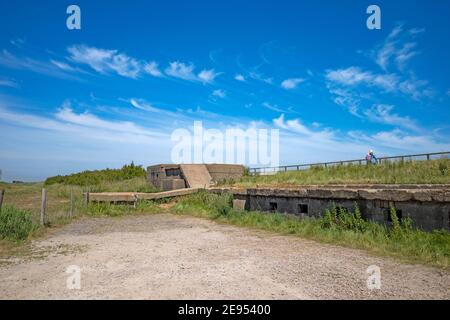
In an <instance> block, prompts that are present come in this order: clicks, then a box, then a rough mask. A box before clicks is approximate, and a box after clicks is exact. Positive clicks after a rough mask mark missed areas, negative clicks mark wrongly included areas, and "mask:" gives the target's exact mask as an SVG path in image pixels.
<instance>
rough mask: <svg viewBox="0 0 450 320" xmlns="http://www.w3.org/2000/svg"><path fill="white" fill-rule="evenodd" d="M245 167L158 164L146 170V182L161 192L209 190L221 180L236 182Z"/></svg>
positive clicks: (231, 165)
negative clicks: (186, 189)
mask: <svg viewBox="0 0 450 320" xmlns="http://www.w3.org/2000/svg"><path fill="white" fill-rule="evenodd" d="M244 172H245V167H244V166H242V165H234V164H159V165H154V166H150V167H148V168H147V181H148V182H149V183H151V184H152V185H154V186H155V187H157V188H159V189H161V190H163V191H168V190H177V189H184V188H209V187H211V186H213V185H215V184H216V183H218V182H220V181H223V180H238V179H240V178H241V177H242V176H243V175H244Z"/></svg>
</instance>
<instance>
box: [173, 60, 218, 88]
mask: <svg viewBox="0 0 450 320" xmlns="http://www.w3.org/2000/svg"><path fill="white" fill-rule="evenodd" d="M194 69H195V65H194V64H192V63H190V64H186V63H183V62H180V61H173V62H170V63H169V66H168V67H167V68H166V70H165V73H166V74H167V75H168V76H171V77H174V78H179V79H183V80H187V81H198V82H203V83H211V82H213V81H214V79H215V78H216V77H217V76H218V75H219V74H220V73H217V72H216V71H215V70H214V69H209V70H206V69H205V70H201V71H200V72H199V73H198V74H195V72H194Z"/></svg>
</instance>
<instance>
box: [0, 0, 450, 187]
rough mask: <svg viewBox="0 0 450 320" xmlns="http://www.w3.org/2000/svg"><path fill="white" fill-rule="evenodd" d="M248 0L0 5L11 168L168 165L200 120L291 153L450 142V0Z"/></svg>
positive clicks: (283, 157) (389, 150)
mask: <svg viewBox="0 0 450 320" xmlns="http://www.w3.org/2000/svg"><path fill="white" fill-rule="evenodd" d="M243 2H244V1H235V0H231V1H229V0H228V1H76V2H73V3H72V2H67V1H39V2H36V1H20V0H19V1H8V2H6V1H3V2H1V3H0V14H1V19H0V43H1V47H0V169H1V170H2V171H3V177H2V178H3V179H4V180H12V179H19V180H27V181H29V180H40V179H43V178H45V177H46V176H49V175H55V174H65V173H70V172H76V171H79V170H84V169H99V168H104V167H120V166H121V165H123V164H124V163H127V162H130V161H131V160H134V161H135V162H136V163H139V164H143V165H150V164H154V163H159V162H170V154H171V148H172V147H173V142H172V141H171V139H170V136H171V133H172V132H173V130H174V129H177V128H190V127H192V125H193V122H194V121H202V122H203V125H204V126H205V127H206V128H216V129H219V130H223V129H225V128H229V127H238V128H244V129H245V128H249V127H257V128H267V129H279V130H280V163H281V164H296V163H305V162H311V161H328V160H330V161H331V160H341V159H352V158H361V157H364V154H365V153H366V152H367V150H368V149H374V150H375V152H376V153H377V154H378V155H395V154H407V153H416V152H431V151H448V150H450V135H449V133H450V126H449V123H450V122H449V116H450V108H449V103H450V83H449V71H450V59H449V58H448V57H449V56H450V42H449V41H448V39H449V32H450V31H449V30H450V21H449V20H448V16H449V14H450V1H433V3H432V4H431V3H430V2H429V1H377V2H369V1H331V0H330V1H329V0H326V1H324V0H320V1H312V0H311V1H292V0H291V1H245V3H243ZM70 4H77V5H78V6H79V7H80V8H81V26H82V28H81V30H68V29H67V27H66V19H67V17H68V15H67V14H66V8H67V6H68V5H70ZM370 4H377V5H378V6H380V8H381V17H382V28H381V30H369V29H367V27H366V19H367V17H368V15H367V14H366V8H367V7H368V6H369V5H370ZM247 164H248V165H252V164H251V163H247Z"/></svg>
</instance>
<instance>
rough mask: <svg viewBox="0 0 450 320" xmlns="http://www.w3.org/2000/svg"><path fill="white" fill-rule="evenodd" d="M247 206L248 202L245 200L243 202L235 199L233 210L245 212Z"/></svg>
mask: <svg viewBox="0 0 450 320" xmlns="http://www.w3.org/2000/svg"><path fill="white" fill-rule="evenodd" d="M245 204H246V201H245V200H241V199H233V209H234V210H239V211H242V210H245Z"/></svg>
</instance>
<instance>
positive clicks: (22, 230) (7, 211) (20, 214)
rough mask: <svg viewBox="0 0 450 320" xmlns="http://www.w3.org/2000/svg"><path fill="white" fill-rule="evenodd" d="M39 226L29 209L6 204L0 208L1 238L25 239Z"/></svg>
mask: <svg viewBox="0 0 450 320" xmlns="http://www.w3.org/2000/svg"><path fill="white" fill-rule="evenodd" d="M38 228H39V226H38V225H37V224H36V223H35V222H34V221H33V219H32V217H31V213H30V212H28V211H25V210H20V209H17V208H15V207H13V206H4V207H3V208H2V209H1V210H0V239H3V240H12V241H21V240H25V239H27V238H28V237H29V236H30V235H31V234H32V233H33V232H34V231H36V230H37V229H38Z"/></svg>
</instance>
